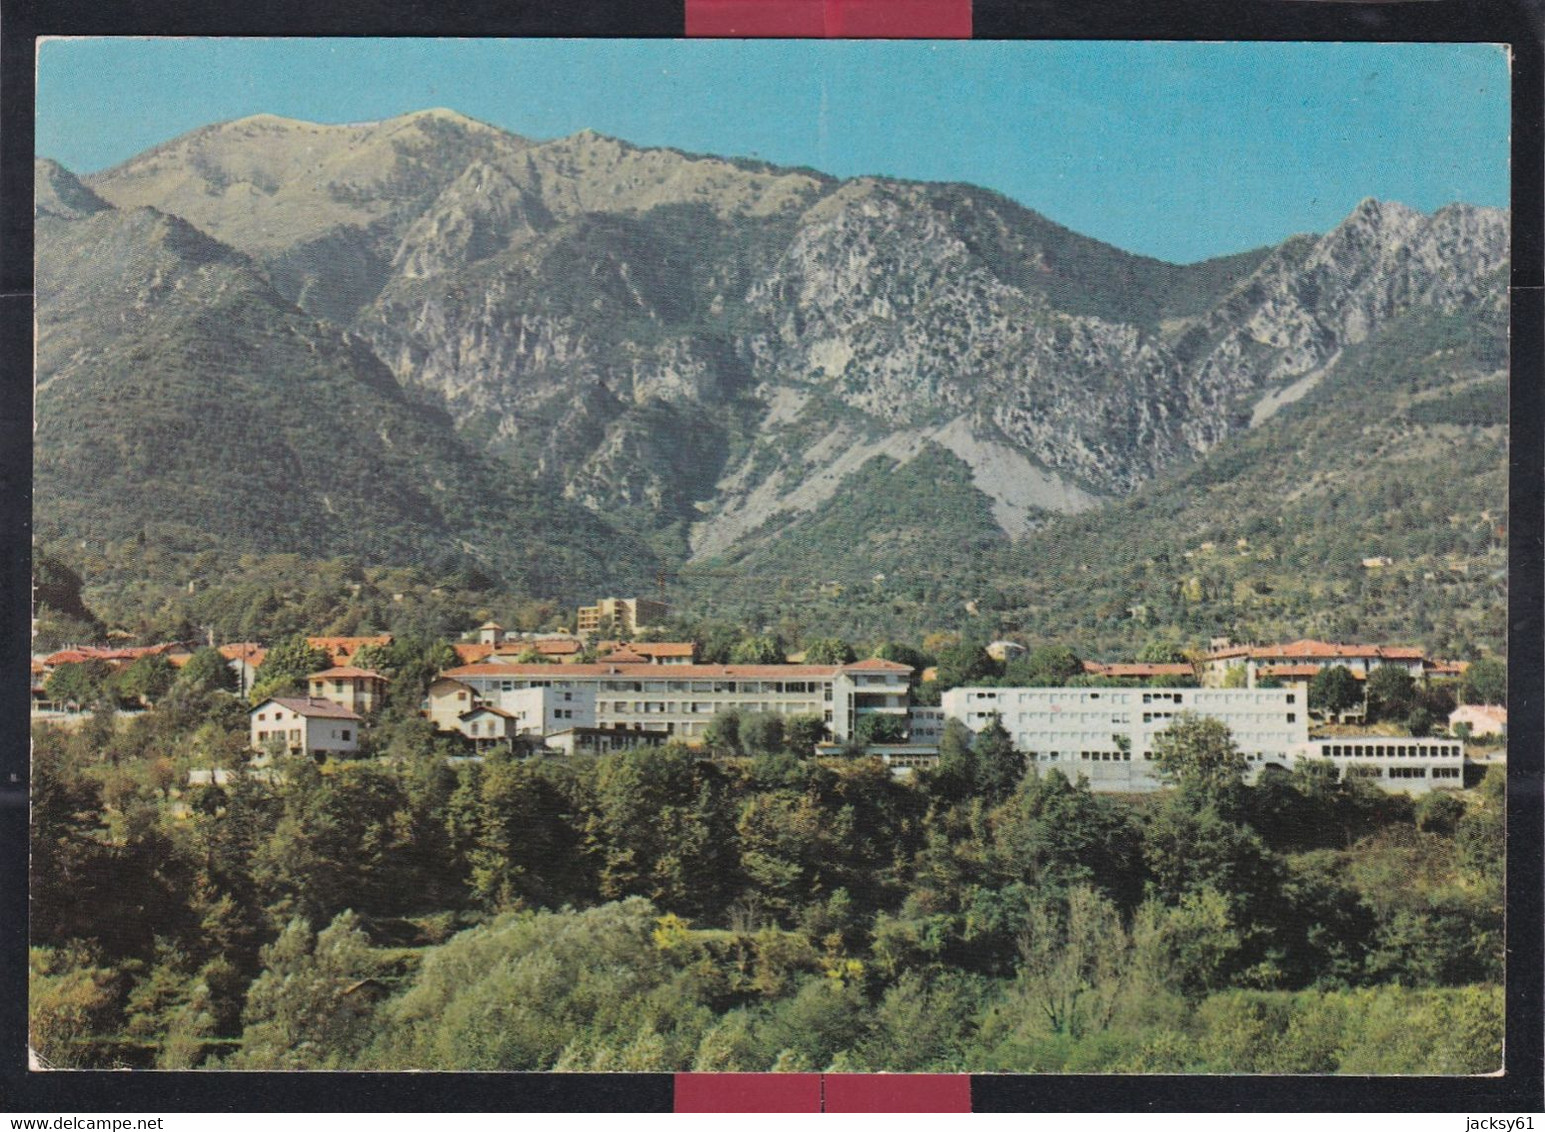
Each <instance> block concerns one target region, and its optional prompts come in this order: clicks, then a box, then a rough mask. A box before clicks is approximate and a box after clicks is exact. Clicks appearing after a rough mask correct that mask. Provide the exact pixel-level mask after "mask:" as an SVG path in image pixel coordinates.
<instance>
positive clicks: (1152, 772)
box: [943, 688, 1309, 793]
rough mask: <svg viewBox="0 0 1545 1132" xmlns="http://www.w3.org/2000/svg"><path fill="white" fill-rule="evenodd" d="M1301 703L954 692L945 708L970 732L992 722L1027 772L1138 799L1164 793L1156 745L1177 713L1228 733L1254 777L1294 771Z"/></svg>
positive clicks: (1107, 693) (1305, 723) (1286, 692)
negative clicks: (1055, 773)
mask: <svg viewBox="0 0 1545 1132" xmlns="http://www.w3.org/2000/svg"><path fill="white" fill-rule="evenodd" d="M1303 701H1304V695H1303V693H1302V692H1301V691H1300V690H1298V689H1288V688H1273V689H1265V688H1262V689H1251V690H1248V691H1236V690H1224V689H1214V688H953V689H951V690H950V691H948V692H945V693H944V697H943V707H944V713H945V714H946V715H947V716H949V717H951V718H953V719H958V720H960V721H961V722H962V723H964V724H965V725H966V726H967V727H969V728H970V729H971V730H972V731H981V730H982V729H983V728H985V727H986V726H987V725H988V723H989V722H990V721H991V720H992V718H993V717H994V716H997V717H998V718H999V719H1000V720H1001V721H1002V723H1003V727H1004V729H1005V730H1007V731H1008V733H1009V737H1010V738H1011V739H1012V740H1013V742H1014V746H1015V748H1016V749H1018V750H1020V751H1022V752H1024V753H1025V755H1026V757H1027V758H1028V759H1029V761H1030V764H1031V766H1034V767H1037V768H1039V769H1042V770H1049V769H1052V768H1053V767H1055V768H1057V769H1060V770H1061V771H1062V772H1063V773H1064V774H1065V775H1067V777H1069V778H1077V777H1078V776H1079V775H1083V776H1084V777H1085V778H1087V779H1088V780H1089V786H1090V789H1092V790H1103V791H1115V792H1122V793H1142V792H1147V791H1152V790H1158V789H1160V788H1161V787H1163V785H1164V781H1163V779H1161V778H1160V777H1159V773H1158V767H1157V764H1155V762H1154V760H1153V744H1154V737H1155V736H1157V735H1158V734H1159V733H1160V732H1161V731H1163V730H1164V729H1165V728H1167V727H1169V725H1170V723H1171V722H1172V721H1173V720H1174V718H1175V717H1176V716H1177V715H1179V714H1180V713H1182V712H1192V713H1194V714H1196V715H1201V716H1207V717H1209V718H1211V719H1216V720H1219V721H1220V722H1222V723H1223V724H1224V725H1225V726H1227V727H1228V729H1229V731H1230V732H1231V733H1232V734H1233V736H1234V742H1235V743H1237V744H1238V746H1239V749H1240V750H1241V751H1242V752H1243V753H1244V756H1245V759H1246V761H1247V763H1248V764H1249V766H1250V769H1251V771H1252V772H1253V771H1257V770H1259V769H1260V768H1261V767H1262V766H1265V765H1267V764H1268V763H1277V764H1278V765H1280V766H1283V767H1288V766H1291V765H1292V762H1293V758H1294V752H1295V751H1296V750H1297V749H1298V748H1300V747H1302V746H1303V745H1304V744H1306V743H1307V742H1308V739H1309V716H1308V712H1307V710H1306V705H1305V704H1304V702H1303Z"/></svg>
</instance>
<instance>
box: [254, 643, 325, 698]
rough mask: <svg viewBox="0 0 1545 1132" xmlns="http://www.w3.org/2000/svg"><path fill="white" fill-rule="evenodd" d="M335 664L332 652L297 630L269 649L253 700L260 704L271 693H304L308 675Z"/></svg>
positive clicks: (271, 694) (259, 674)
mask: <svg viewBox="0 0 1545 1132" xmlns="http://www.w3.org/2000/svg"><path fill="white" fill-rule="evenodd" d="M331 664H332V662H331V659H330V658H329V657H328V655H327V654H326V653H325V652H323V651H322V650H321V649H314V648H312V647H311V646H310V645H309V644H307V643H306V638H305V637H304V636H303V635H301V634H298V633H297V634H296V635H295V636H293V637H288V638H286V639H285V640H283V641H280V642H279V643H278V644H277V645H275V646H274V647H273V648H271V649H269V650H268V655H267V656H265V657H264V658H263V666H262V668H261V669H259V670H258V676H257V682H256V684H255V685H254V686H253V688H252V696H251V700H252V702H253V703H254V704H258V703H262V702H263V701H264V700H266V699H268V697H270V696H283V695H289V694H293V693H304V692H305V689H306V678H307V677H308V676H310V675H311V674H312V673H314V672H321V671H322V670H323V669H325V668H328V667H331Z"/></svg>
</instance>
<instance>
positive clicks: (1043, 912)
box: [1017, 885, 1128, 1039]
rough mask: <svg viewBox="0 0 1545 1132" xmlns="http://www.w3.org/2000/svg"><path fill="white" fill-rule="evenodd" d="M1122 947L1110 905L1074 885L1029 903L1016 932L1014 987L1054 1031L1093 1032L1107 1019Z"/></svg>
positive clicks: (1075, 1035)
mask: <svg viewBox="0 0 1545 1132" xmlns="http://www.w3.org/2000/svg"><path fill="white" fill-rule="evenodd" d="M1127 952H1128V943H1127V938H1126V933H1125V932H1124V931H1123V930H1122V928H1121V917H1120V915H1119V914H1118V912H1117V911H1116V908H1115V906H1114V905H1112V904H1111V902H1110V901H1109V900H1107V899H1105V898H1104V897H1103V896H1101V895H1100V894H1099V893H1098V892H1096V891H1095V890H1094V889H1092V888H1089V887H1088V886H1085V885H1079V886H1077V887H1075V888H1072V889H1070V890H1069V891H1068V892H1067V894H1066V896H1065V897H1064V898H1062V899H1053V900H1046V901H1041V902H1039V903H1037V904H1036V905H1033V906H1032V907H1031V910H1030V916H1029V922H1028V923H1027V924H1026V925H1025V928H1024V930H1023V931H1022V932H1021V933H1020V937H1019V955H1020V965H1019V984H1018V988H1017V989H1018V990H1019V993H1020V994H1021V995H1022V996H1023V998H1024V1000H1025V1002H1026V1004H1027V1005H1030V1006H1032V1007H1033V1009H1034V1010H1035V1011H1036V1012H1037V1013H1039V1014H1040V1015H1041V1017H1042V1018H1043V1019H1044V1020H1045V1021H1046V1023H1047V1025H1048V1026H1049V1027H1050V1028H1051V1031H1052V1032H1053V1033H1055V1034H1067V1035H1068V1036H1070V1037H1072V1038H1075V1039H1077V1038H1081V1037H1083V1036H1084V1035H1085V1034H1088V1033H1096V1032H1098V1031H1100V1030H1103V1029H1105V1028H1106V1027H1107V1026H1109V1024H1110V1018H1111V1013H1112V1011H1113V1010H1114V1009H1115V1005H1116V998H1117V995H1118V993H1119V991H1120V989H1121V985H1122V979H1123V973H1124V971H1125V969H1126V967H1127Z"/></svg>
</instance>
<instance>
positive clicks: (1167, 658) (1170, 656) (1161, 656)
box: [1137, 641, 1186, 664]
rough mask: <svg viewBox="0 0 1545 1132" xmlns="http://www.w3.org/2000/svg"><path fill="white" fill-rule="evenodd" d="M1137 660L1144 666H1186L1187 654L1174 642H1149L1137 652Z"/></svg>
mask: <svg viewBox="0 0 1545 1132" xmlns="http://www.w3.org/2000/svg"><path fill="white" fill-rule="evenodd" d="M1137 659H1138V660H1139V661H1140V662H1141V663H1143V664H1184V663H1185V661H1186V654H1185V650H1184V649H1182V648H1181V647H1180V646H1179V645H1177V644H1176V643H1175V642H1174V641H1149V642H1148V643H1147V644H1145V645H1144V646H1143V647H1142V648H1140V649H1138V650H1137Z"/></svg>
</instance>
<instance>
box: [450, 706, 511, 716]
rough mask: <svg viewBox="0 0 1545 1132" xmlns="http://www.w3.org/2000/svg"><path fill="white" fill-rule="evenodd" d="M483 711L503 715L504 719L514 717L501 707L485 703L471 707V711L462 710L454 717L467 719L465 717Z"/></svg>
mask: <svg viewBox="0 0 1545 1132" xmlns="http://www.w3.org/2000/svg"><path fill="white" fill-rule="evenodd" d="M485 711H486V712H487V713H488V714H489V715H498V716H503V717H504V718H505V719H514V718H515V717H514V716H513V715H511V714H510V713H509V712H507V711H505V710H504V709H503V708H496V707H489V706H488V705H487V704H479V705H478V706H477V707H475V708H473V709H472V710H471V711H464V712H462V713H461V714H460V715H458V716H457V717H456V718H457V719H467V718H469V717H471V716H474V715H478V714H480V713H482V712H485Z"/></svg>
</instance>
